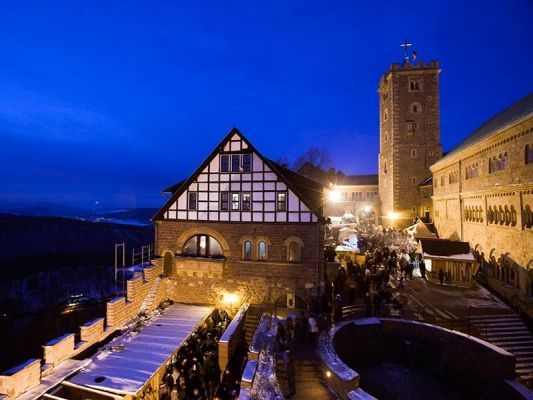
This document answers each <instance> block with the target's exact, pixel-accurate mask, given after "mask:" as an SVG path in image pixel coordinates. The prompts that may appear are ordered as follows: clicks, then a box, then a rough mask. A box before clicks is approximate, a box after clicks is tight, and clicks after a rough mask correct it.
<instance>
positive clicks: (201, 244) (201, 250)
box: [182, 235, 224, 258]
mask: <svg viewBox="0 0 533 400" xmlns="http://www.w3.org/2000/svg"><path fill="white" fill-rule="evenodd" d="M182 255H184V256H187V257H209V258H222V257H224V252H223V251H222V246H220V243H218V241H217V240H216V239H215V238H214V237H212V236H209V235H195V236H193V237H191V238H189V240H187V241H186V242H185V245H184V246H183V251H182Z"/></svg>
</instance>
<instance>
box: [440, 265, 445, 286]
mask: <svg viewBox="0 0 533 400" xmlns="http://www.w3.org/2000/svg"><path fill="white" fill-rule="evenodd" d="M439 281H440V284H441V285H444V271H443V270H442V268H441V269H439Z"/></svg>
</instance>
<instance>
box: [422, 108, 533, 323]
mask: <svg viewBox="0 0 533 400" xmlns="http://www.w3.org/2000/svg"><path fill="white" fill-rule="evenodd" d="M532 137H533V118H531V117H529V118H523V119H522V120H517V121H516V122H513V123H512V124H511V125H509V126H504V127H503V128H501V129H500V130H497V131H495V132H494V133H492V134H490V135H488V136H486V137H485V138H484V139H482V140H479V141H478V142H476V143H474V144H471V145H470V146H466V147H464V148H463V149H461V150H457V151H454V152H452V153H450V154H449V155H448V156H446V157H445V158H444V159H442V160H441V161H439V162H437V163H436V164H434V165H433V166H432V167H431V171H432V174H433V182H434V196H433V204H434V214H435V218H434V220H435V226H436V227H437V230H438V233H439V237H441V238H450V239H454V240H462V241H467V242H469V244H470V247H471V248H472V249H473V250H474V252H475V254H476V255H477V256H478V261H479V262H480V263H481V266H482V269H483V271H484V273H485V278H486V281H487V282H488V283H489V285H490V286H491V287H492V288H493V289H495V290H497V291H498V292H499V293H500V294H501V295H502V296H504V297H505V298H506V299H507V300H508V301H510V302H512V303H513V304H515V305H516V306H518V307H520V309H521V310H522V311H524V312H527V313H528V314H529V315H530V316H533V312H532V310H533V306H532V304H531V301H530V300H529V298H530V297H531V296H532V295H533V290H532V283H533V280H532V279H531V276H530V273H529V269H530V268H531V264H532V260H533V227H532V223H531V222H530V219H532V218H533V214H532V213H531V209H532V208H533V163H529V164H527V163H526V159H525V148H526V145H528V144H530V143H531V142H532V139H531V138H532ZM500 155H501V156H502V157H505V158H506V160H507V161H506V164H505V165H506V166H505V167H504V168H502V169H500V170H497V171H494V170H493V167H491V166H490V165H491V161H492V160H493V158H494V157H496V158H497V159H499V158H500ZM472 166H474V167H475V168H476V173H475V174H474V176H472V175H471V168H472ZM467 172H468V173H469V175H467ZM452 174H456V175H457V181H455V179H451V180H450V177H451V175H452Z"/></svg>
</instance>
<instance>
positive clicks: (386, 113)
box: [383, 109, 389, 121]
mask: <svg viewBox="0 0 533 400" xmlns="http://www.w3.org/2000/svg"><path fill="white" fill-rule="evenodd" d="M388 119H389V110H387V109H385V112H384V113H383V121H386V120H388Z"/></svg>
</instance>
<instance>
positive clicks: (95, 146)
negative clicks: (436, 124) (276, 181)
mask: <svg viewBox="0 0 533 400" xmlns="http://www.w3.org/2000/svg"><path fill="white" fill-rule="evenodd" d="M190 3H191V4H192V5H191V4H189V5H184V4H178V2H174V1H169V2H148V1H146V2H130V1H128V2H124V1H122V2H111V1H90V2H89V1H86V2H82V1H64V2H51V1H50V2H44V1H43V2H38V3H31V2H29V1H27V2H20V1H10V2H6V1H4V2H2V3H0V71H1V72H0V156H1V159H2V162H1V164H0V165H1V167H0V182H1V183H0V206H3V207H5V206H12V205H13V203H15V202H16V203H19V204H20V203H26V202H33V201H48V202H55V203H64V204H72V205H81V206H89V205H90V204H92V203H94V201H99V202H100V206H101V207H122V206H124V207H138V206H159V205H161V204H163V198H162V197H161V194H160V189H162V188H164V187H166V186H168V185H170V184H173V183H175V182H177V181H179V180H181V179H183V178H186V177H187V176H188V174H190V173H191V172H192V171H193V170H194V169H195V168H196V167H197V166H198V164H199V163H200V162H201V161H203V159H204V158H205V157H206V156H207V155H208V154H209V153H210V152H211V150H212V148H213V147H214V146H215V145H216V144H217V143H218V141H219V140H220V139H221V138H222V137H223V136H224V135H225V134H226V133H227V132H228V131H229V130H230V129H231V127H232V126H237V127H238V128H239V129H240V130H241V131H242V132H243V133H244V134H245V135H247V136H248V138H249V139H250V140H251V141H252V143H254V145H255V146H256V147H257V148H258V149H259V150H260V151H262V152H263V154H265V155H266V156H268V157H270V158H273V159H277V158H278V157H280V156H285V157H287V158H288V159H290V160H293V159H294V158H295V157H296V156H297V155H299V154H300V153H302V152H303V151H304V150H305V149H306V148H308V147H309V146H310V145H312V144H318V145H320V146H323V147H327V148H328V149H329V150H330V152H331V155H332V156H333V157H334V162H333V164H334V166H335V167H337V168H340V169H342V170H343V171H345V172H346V173H375V172H376V171H377V153H378V98H377V93H376V89H377V85H378V81H379V78H380V75H381V74H382V73H383V72H384V71H385V70H386V69H387V68H388V66H389V65H390V64H391V63H393V62H399V61H401V55H402V51H401V48H400V47H399V44H400V42H401V41H403V39H404V37H407V38H408V39H409V40H410V41H412V42H413V43H414V48H415V49H416V51H417V53H418V54H419V60H424V61H430V60H433V59H437V60H439V61H440V63H441V66H442V73H441V81H440V82H441V86H440V88H441V138H442V143H443V146H444V150H449V149H451V148H453V147H454V146H455V145H456V144H458V143H459V142H460V141H461V140H462V139H463V138H464V137H465V136H466V135H468V133H470V132H471V131H472V130H473V129H475V128H476V127H477V126H478V125H479V124H481V123H482V122H483V121H485V120H486V119H487V118H489V117H491V116H492V115H494V114H495V113H496V112H498V111H500V110H501V109H503V108H505V107H507V106H509V105H510V104H511V103H513V102H514V101H516V100H518V99H519V98H521V97H522V96H524V95H526V94H527V93H528V92H530V91H531V90H532V89H533V74H532V71H533V29H532V28H531V20H532V17H533V2H531V1H530V0H523V1H513V0H510V1H505V2H503V1H497V2H490V1H479V2H477V1H420V2H409V1H403V2H397V3H396V2H387V1H379V2H378V1H376V2H356V1H329V2H316V1H279V2H273V1H268V2H249V1H237V2H233V3H230V2H220V1H213V2H203V1H195V2H190ZM362 4H365V6H364V7H363V6H362Z"/></svg>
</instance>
